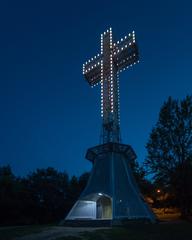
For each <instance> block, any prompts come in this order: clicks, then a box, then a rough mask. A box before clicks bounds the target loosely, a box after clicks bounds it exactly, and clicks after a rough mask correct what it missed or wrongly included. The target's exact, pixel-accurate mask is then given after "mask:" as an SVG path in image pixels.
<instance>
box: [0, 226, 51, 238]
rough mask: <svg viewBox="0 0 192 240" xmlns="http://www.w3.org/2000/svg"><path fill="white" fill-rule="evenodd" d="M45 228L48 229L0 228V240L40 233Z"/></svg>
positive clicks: (38, 227)
mask: <svg viewBox="0 0 192 240" xmlns="http://www.w3.org/2000/svg"><path fill="white" fill-rule="evenodd" d="M47 228H49V226H48V225H30V226H15V227H0V240H12V239H14V238H16V237H22V236H24V235H29V234H33V233H38V232H41V231H43V230H45V229H47Z"/></svg>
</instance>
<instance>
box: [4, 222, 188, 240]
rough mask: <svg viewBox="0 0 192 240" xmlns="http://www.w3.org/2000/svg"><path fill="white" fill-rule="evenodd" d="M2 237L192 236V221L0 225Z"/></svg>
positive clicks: (147, 239) (104, 239) (157, 239)
mask: <svg viewBox="0 0 192 240" xmlns="http://www.w3.org/2000/svg"><path fill="white" fill-rule="evenodd" d="M0 239H1V240H81V239H82V240H116V239H117V240H127V239H128V240H183V239H184V240H191V239H192V223H187V222H174V223H171V222H168V223H167V222H166V223H160V224H132V225H127V226H124V227H118V228H117V227H116V228H103V229H95V228H69V227H58V226H25V227H9V228H0Z"/></svg>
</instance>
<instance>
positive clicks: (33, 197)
mask: <svg viewBox="0 0 192 240" xmlns="http://www.w3.org/2000/svg"><path fill="white" fill-rule="evenodd" d="M88 177H89V173H84V174H83V175H81V176H80V177H79V178H77V177H75V176H73V177H72V178H71V179H69V176H68V174H67V173H65V172H64V173H61V172H58V171H56V170H55V169H53V168H47V169H37V170H36V171H35V172H33V173H31V174H30V175H28V176H27V177H25V178H17V177H15V176H14V174H13V173H12V171H11V168H10V167H9V166H6V167H1V168H0V213H1V218H0V225H19V224H38V223H40V224H42V223H53V222H58V221H59V220H61V219H63V218H64V217H65V216H66V214H67V213H68V211H69V210H70V208H71V207H72V205H73V204H74V202H75V201H76V200H77V198H78V197H79V195H80V193H81V191H82V190H83V189H84V187H85V185H86V182H87V179H88Z"/></svg>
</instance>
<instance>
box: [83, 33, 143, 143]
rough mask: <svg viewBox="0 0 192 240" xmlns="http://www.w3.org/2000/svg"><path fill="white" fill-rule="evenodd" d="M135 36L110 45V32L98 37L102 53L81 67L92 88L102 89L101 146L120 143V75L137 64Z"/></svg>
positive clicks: (111, 41)
mask: <svg viewBox="0 0 192 240" xmlns="http://www.w3.org/2000/svg"><path fill="white" fill-rule="evenodd" d="M138 59H139V57H138V49H137V45H136V41H135V32H134V31H133V32H132V33H130V34H129V35H128V36H125V37H124V38H122V39H121V40H120V41H117V42H113V36H112V29H111V28H110V29H109V30H107V31H106V32H104V33H103V34H101V53H100V54H98V55H97V56H94V57H93V58H91V59H90V60H89V61H87V62H86V63H85V64H83V75H84V77H85V79H86V80H87V81H88V83H89V84H90V85H91V87H93V86H96V85H98V84H100V86H101V117H102V119H103V124H102V130H103V143H108V142H116V143H119V142H120V111H119V108H120V107H119V104H120V102H119V73H120V72H122V71H123V70H125V69H126V68H128V67H130V66H133V65H134V64H136V63H137V62H139V60H138Z"/></svg>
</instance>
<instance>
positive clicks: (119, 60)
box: [113, 32, 139, 72]
mask: <svg viewBox="0 0 192 240" xmlns="http://www.w3.org/2000/svg"><path fill="white" fill-rule="evenodd" d="M113 56H114V57H113V61H114V63H115V65H116V68H117V71H119V72H121V71H123V70H125V68H127V67H129V66H132V65H133V64H136V63H137V62H138V60H139V54H138V48H137V45H136V43H135V33H134V32H133V33H132V34H129V35H128V37H127V36H126V37H125V38H124V39H121V41H118V42H117V43H114V46H113Z"/></svg>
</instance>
